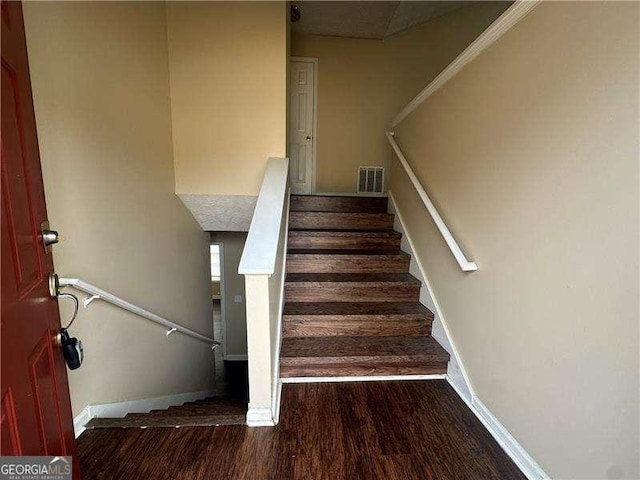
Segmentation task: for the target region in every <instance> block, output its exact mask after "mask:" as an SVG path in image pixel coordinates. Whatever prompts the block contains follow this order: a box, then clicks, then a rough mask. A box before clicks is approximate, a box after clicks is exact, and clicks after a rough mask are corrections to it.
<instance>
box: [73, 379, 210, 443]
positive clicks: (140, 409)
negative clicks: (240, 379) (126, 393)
mask: <svg viewBox="0 0 640 480" xmlns="http://www.w3.org/2000/svg"><path fill="white" fill-rule="evenodd" d="M214 395H215V390H201V391H199V392H191V393H178V394H176V395H165V396H163V397H153V398H144V399H142V400H131V401H127V402H114V403H102V404H97V405H87V406H86V407H84V409H83V410H82V411H81V412H80V413H79V414H78V415H77V416H76V417H74V419H73V429H74V432H75V436H76V438H78V437H79V436H80V434H82V432H84V431H85V425H86V424H87V423H88V422H89V421H90V420H91V419H92V418H96V417H98V418H122V417H124V416H125V415H126V414H128V413H147V412H149V411H150V410H160V409H165V408H169V407H173V406H176V405H182V404H183V403H186V402H194V401H196V400H201V399H203V398H207V397H212V396H214Z"/></svg>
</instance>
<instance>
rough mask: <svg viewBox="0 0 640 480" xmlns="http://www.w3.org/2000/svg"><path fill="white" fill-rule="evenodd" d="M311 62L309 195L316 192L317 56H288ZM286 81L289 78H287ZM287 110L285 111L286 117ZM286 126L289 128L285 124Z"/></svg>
mask: <svg viewBox="0 0 640 480" xmlns="http://www.w3.org/2000/svg"><path fill="white" fill-rule="evenodd" d="M291 62H303V63H313V133H312V135H313V144H312V147H311V195H314V194H315V192H316V149H317V146H318V58H317V57H289V63H291ZM287 81H288V82H290V81H291V79H287ZM288 116H289V112H287V117H288ZM287 128H289V127H288V126H287Z"/></svg>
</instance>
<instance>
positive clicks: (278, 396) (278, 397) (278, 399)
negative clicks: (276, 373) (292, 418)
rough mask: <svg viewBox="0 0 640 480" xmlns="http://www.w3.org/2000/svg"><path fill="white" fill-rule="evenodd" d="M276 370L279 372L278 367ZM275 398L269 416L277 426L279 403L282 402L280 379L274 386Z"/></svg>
mask: <svg viewBox="0 0 640 480" xmlns="http://www.w3.org/2000/svg"><path fill="white" fill-rule="evenodd" d="M278 363H280V358H278ZM278 370H280V367H278ZM275 396H276V400H275V407H274V408H273V412H272V413H271V415H272V417H273V422H274V424H275V425H277V424H278V422H280V403H281V400H282V380H280V379H278V384H277V385H276V394H275Z"/></svg>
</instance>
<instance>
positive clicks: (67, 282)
mask: <svg viewBox="0 0 640 480" xmlns="http://www.w3.org/2000/svg"><path fill="white" fill-rule="evenodd" d="M59 285H60V287H73V288H75V289H76V290H80V291H81V292H85V293H88V294H89V295H91V298H90V299H88V300H87V301H85V302H84V306H85V308H86V307H87V306H88V305H89V303H91V301H93V300H104V301H105V302H108V303H111V304H113V305H115V306H117V307H120V308H122V309H123V310H127V311H128V312H131V313H135V314H136V315H139V316H141V317H144V318H146V319H147V320H151V321H152V322H155V323H157V324H159V325H162V326H164V327H167V328H168V330H167V335H170V334H171V333H173V332H180V333H182V334H184V335H188V336H189V337H192V338H195V339H198V340H200V341H202V342H206V343H209V344H211V348H212V349H213V348H215V347H217V346H218V345H220V342H217V341H215V340H214V339H213V338H210V337H207V336H205V335H201V334H200V333H198V332H194V331H193V330H191V329H189V328H187V327H183V326H182V325H180V324H179V323H175V322H172V321H170V320H167V319H166V318H163V317H161V316H159V315H156V314H155V313H151V312H149V311H148V310H145V309H144V308H140V307H138V306H137V305H134V304H133V303H130V302H127V301H126V300H123V299H122V298H120V297H117V296H116V295H113V294H112V293H109V292H107V291H105V290H102V289H101V288H98V287H96V286H95V285H91V284H90V283H87V282H85V281H83V280H80V279H78V278H60V279H59Z"/></svg>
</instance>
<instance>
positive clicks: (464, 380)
mask: <svg viewBox="0 0 640 480" xmlns="http://www.w3.org/2000/svg"><path fill="white" fill-rule="evenodd" d="M389 206H390V208H391V209H392V211H393V213H394V214H395V216H396V219H397V220H398V224H397V227H399V229H400V231H401V233H402V235H403V237H404V238H406V240H407V243H408V245H409V250H410V251H409V252H407V253H409V254H410V255H411V259H412V260H413V259H415V262H416V265H417V266H418V269H419V272H420V276H421V277H422V278H420V280H421V281H422V282H423V285H424V286H425V288H426V289H427V292H428V294H429V297H430V300H431V301H432V302H433V307H434V309H435V312H433V313H434V315H435V316H436V318H437V319H438V320H439V324H440V325H441V326H442V330H443V331H444V335H445V340H446V343H447V344H448V345H447V347H448V348H447V351H449V354H450V355H451V360H450V361H449V367H451V366H452V364H454V365H456V366H457V369H458V372H459V377H460V379H459V381H458V382H457V383H458V384H459V385H460V386H461V388H463V389H464V390H466V391H468V392H469V398H471V396H472V395H473V393H474V392H473V387H472V386H471V382H470V381H469V376H468V375H467V370H466V369H465V368H464V363H463V361H462V357H461V356H460V353H459V352H458V348H457V347H456V344H455V342H454V341H453V336H452V335H451V331H450V330H449V327H448V326H447V322H446V319H445V317H444V314H443V313H442V308H441V307H440V304H439V303H438V299H437V298H436V296H435V294H434V292H433V288H432V286H431V282H429V277H428V276H427V272H426V270H425V268H424V265H423V264H422V260H421V259H420V257H419V256H418V255H417V253H416V252H417V250H416V247H415V243H414V241H413V238H411V234H410V233H409V231H408V230H407V224H406V223H405V221H404V217H403V216H402V213H401V212H400V210H399V209H398V203H397V202H396V199H395V196H394V195H393V192H392V191H391V190H389ZM394 227H395V226H394ZM447 374H448V375H449V376H451V375H452V372H450V371H447Z"/></svg>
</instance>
